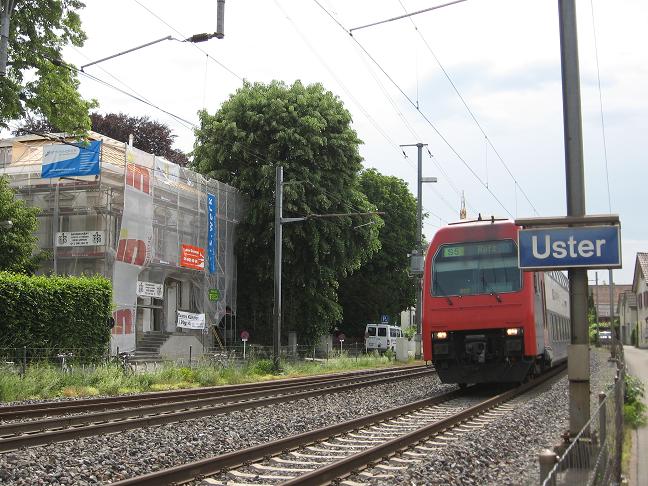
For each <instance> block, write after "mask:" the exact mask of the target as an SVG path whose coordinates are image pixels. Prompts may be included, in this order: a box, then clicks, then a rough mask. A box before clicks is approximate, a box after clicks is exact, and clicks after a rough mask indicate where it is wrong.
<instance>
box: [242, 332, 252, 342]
mask: <svg viewBox="0 0 648 486" xmlns="http://www.w3.org/2000/svg"><path fill="white" fill-rule="evenodd" d="M240 336H241V341H247V340H248V339H250V333H249V332H247V331H241V334H240Z"/></svg>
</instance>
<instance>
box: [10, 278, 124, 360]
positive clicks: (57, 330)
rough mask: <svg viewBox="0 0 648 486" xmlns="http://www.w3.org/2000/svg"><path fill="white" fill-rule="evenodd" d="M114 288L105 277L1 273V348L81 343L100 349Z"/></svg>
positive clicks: (104, 340) (87, 348)
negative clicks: (35, 275) (36, 275)
mask: <svg viewBox="0 0 648 486" xmlns="http://www.w3.org/2000/svg"><path fill="white" fill-rule="evenodd" d="M111 308H112V287H111V285H110V282H109V281H108V280H106V279H105V278H103V277H99V276H97V277H56V276H55V277H45V276H38V277H30V276H26V275H19V274H15V273H9V272H0V314H1V315H2V319H0V336H2V342H0V347H6V348H19V347H23V346H26V347H27V348H32V349H33V348H42V349H60V348H67V349H70V348H80V349H83V351H84V353H87V354H98V355H99V354H103V352H104V351H105V349H106V347H107V345H108V342H109V340H110V329H108V326H107V324H106V323H107V320H108V318H109V317H110V315H111Z"/></svg>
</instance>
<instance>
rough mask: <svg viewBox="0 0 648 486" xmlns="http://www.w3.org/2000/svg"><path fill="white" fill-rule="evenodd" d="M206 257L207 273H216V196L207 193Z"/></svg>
mask: <svg viewBox="0 0 648 486" xmlns="http://www.w3.org/2000/svg"><path fill="white" fill-rule="evenodd" d="M207 225H208V226H207V257H208V258H209V273H215V272H216V196H214V195H213V194H209V193H207Z"/></svg>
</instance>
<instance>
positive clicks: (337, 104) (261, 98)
mask: <svg viewBox="0 0 648 486" xmlns="http://www.w3.org/2000/svg"><path fill="white" fill-rule="evenodd" d="M200 123H201V126H200V129H199V130H197V132H196V145H195V149H194V157H195V158H194V168H196V169H197V170H198V171H199V172H202V173H203V174H206V175H208V176H209V177H212V178H214V179H218V180H220V181H223V182H226V183H228V184H231V185H233V186H234V187H236V188H238V189H239V190H240V191H241V192H242V193H244V194H245V195H247V196H248V204H247V207H248V211H247V213H246V216H245V218H244V219H243V221H241V223H240V225H239V227H238V230H237V237H238V243H237V256H238V277H237V278H238V298H237V301H238V308H239V310H238V314H237V319H238V323H239V327H241V326H243V327H249V328H252V329H255V336H259V337H261V339H263V338H264V337H265V339H266V341H270V337H271V335H272V326H271V325H270V324H271V322H272V309H273V264H274V189H275V167H276V166H277V165H281V166H283V168H284V180H285V181H286V185H285V186H284V197H283V215H284V217H299V216H306V215H312V214H331V213H356V212H367V211H372V210H374V207H373V206H372V205H371V204H370V203H369V202H368V201H367V198H366V197H365V196H364V194H363V193H362V192H361V191H360V190H359V187H358V173H359V171H360V170H361V168H362V165H361V162H362V159H361V157H360V154H359V152H358V146H359V144H360V143H361V141H360V140H359V139H358V137H357V134H356V133H355V131H354V130H353V129H352V128H351V126H350V124H351V115H350V113H349V112H348V111H347V110H346V109H345V108H344V107H343V105H342V103H341V101H340V100H339V99H338V98H337V97H336V96H334V95H333V94H332V93H331V92H330V91H326V90H325V89H324V88H323V86H322V85H321V84H313V85H308V86H304V85H303V84H302V83H301V82H299V81H296V82H295V83H293V84H292V85H291V86H287V85H285V84H284V83H282V82H278V81H273V82H272V83H270V84H262V83H254V84H251V83H245V84H244V86H243V87H242V88H240V89H239V90H238V91H237V92H236V93H235V94H234V95H232V96H231V97H230V98H229V100H227V101H226V102H225V103H223V105H222V107H221V109H220V110H219V111H218V112H217V113H216V114H214V115H209V114H208V113H206V112H201V113H200ZM372 219H373V220H375V221H376V223H379V222H380V220H379V219H378V218H377V217H369V216H363V217H357V216H342V217H339V218H333V219H308V220H306V221H303V222H300V223H292V224H286V225H284V237H283V265H282V269H283V271H282V274H283V310H284V312H283V322H284V329H285V330H296V331H298V332H299V335H300V337H299V339H300V343H304V341H306V342H313V341H314V340H315V339H316V338H317V337H318V336H319V335H321V334H323V333H325V332H328V331H329V329H330V328H331V327H332V326H333V325H334V323H335V322H338V321H339V320H340V319H341V317H342V309H341V307H340V305H339V304H338V302H337V290H338V287H339V282H340V281H341V280H342V279H343V278H345V277H346V276H347V275H348V274H350V273H351V272H353V271H354V270H355V269H357V268H359V267H360V265H361V264H362V263H364V262H365V261H367V260H368V259H369V258H370V257H371V255H372V254H373V253H374V252H376V251H377V250H378V248H379V243H378V239H377V233H378V229H377V228H378V225H377V224H374V225H367V226H363V227H361V228H358V229H357V230H356V229H354V227H356V226H358V225H359V224H362V223H367V222H369V221H371V220H372Z"/></svg>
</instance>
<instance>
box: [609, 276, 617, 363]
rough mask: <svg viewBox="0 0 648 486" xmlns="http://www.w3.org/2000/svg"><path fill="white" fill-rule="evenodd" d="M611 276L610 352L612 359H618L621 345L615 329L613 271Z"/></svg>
mask: <svg viewBox="0 0 648 486" xmlns="http://www.w3.org/2000/svg"><path fill="white" fill-rule="evenodd" d="M609 272H610V274H609V276H610V278H609V281H610V337H611V338H612V348H611V350H610V355H611V358H612V359H616V358H617V351H618V349H617V346H618V345H619V339H618V338H617V335H616V329H615V327H614V280H613V279H614V277H613V275H612V269H611V268H610V270H609Z"/></svg>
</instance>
